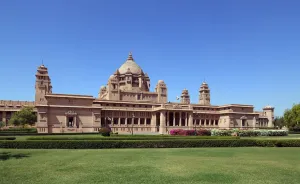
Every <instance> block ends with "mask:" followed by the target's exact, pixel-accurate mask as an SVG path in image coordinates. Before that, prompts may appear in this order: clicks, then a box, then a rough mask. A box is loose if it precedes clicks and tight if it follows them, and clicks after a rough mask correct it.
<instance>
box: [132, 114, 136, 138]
mask: <svg viewBox="0 0 300 184" xmlns="http://www.w3.org/2000/svg"><path fill="white" fill-rule="evenodd" d="M134 117H135V116H134V113H132V122H131V135H133V124H134Z"/></svg>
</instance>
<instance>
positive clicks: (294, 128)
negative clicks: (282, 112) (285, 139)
mask: <svg viewBox="0 0 300 184" xmlns="http://www.w3.org/2000/svg"><path fill="white" fill-rule="evenodd" d="M289 131H291V132H300V127H299V126H297V127H291V128H289Z"/></svg>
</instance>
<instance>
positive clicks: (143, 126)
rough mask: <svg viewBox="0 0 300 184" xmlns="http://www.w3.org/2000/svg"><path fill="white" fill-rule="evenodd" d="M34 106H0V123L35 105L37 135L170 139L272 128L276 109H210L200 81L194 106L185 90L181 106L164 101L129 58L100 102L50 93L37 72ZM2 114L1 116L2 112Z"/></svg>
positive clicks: (160, 87) (43, 74)
mask: <svg viewBox="0 0 300 184" xmlns="http://www.w3.org/2000/svg"><path fill="white" fill-rule="evenodd" d="M35 76H36V82H35V102H20V101H3V100H2V101H0V120H2V121H4V122H7V121H8V120H9V118H10V117H11V115H12V113H13V112H15V111H18V110H20V109H21V107H22V106H26V105H27V106H35V109H36V113H37V117H38V118H37V119H38V120H37V123H36V127H37V129H38V132H39V133H71V132H74V133H75V132H78V133H82V132H97V131H98V130H99V128H101V127H103V126H110V127H111V128H112V130H113V132H118V133H132V132H135V133H137V132H138V133H160V134H168V133H169V131H170V130H171V129H200V128H207V129H212V128H221V129H229V128H262V127H272V126H273V119H274V107H271V106H266V107H265V108H263V110H262V111H261V112H256V111H254V107H253V105H242V104H229V105H220V106H217V105H211V104H210V99H211V96H210V88H209V86H208V84H207V83H206V82H203V83H202V84H201V85H200V88H199V101H198V103H195V104H193V103H191V102H190V95H189V91H188V90H187V89H184V90H183V91H182V94H181V96H180V102H177V103H174V102H169V101H168V88H167V84H166V83H165V82H164V81H163V80H159V81H158V82H157V84H156V86H155V90H154V91H150V78H149V76H148V74H147V73H145V72H144V71H143V70H142V68H141V67H140V66H139V65H138V64H137V63H136V62H135V60H134V59H133V57H132V54H131V53H130V54H129V56H128V58H127V60H126V61H125V63H123V64H122V65H121V67H120V68H119V69H117V70H116V71H115V72H114V74H113V75H111V76H110V77H109V79H108V82H107V85H104V86H101V88H100V91H99V95H98V97H96V98H95V97H93V96H89V95H74V94H58V93H53V92H52V84H51V79H50V75H49V73H48V68H46V67H45V66H44V65H41V66H39V67H38V69H37V73H36V75H35ZM1 111H2V112H1Z"/></svg>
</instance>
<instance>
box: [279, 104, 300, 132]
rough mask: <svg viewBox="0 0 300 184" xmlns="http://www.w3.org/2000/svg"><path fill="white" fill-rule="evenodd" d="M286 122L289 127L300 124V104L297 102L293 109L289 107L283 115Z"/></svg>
mask: <svg viewBox="0 0 300 184" xmlns="http://www.w3.org/2000/svg"><path fill="white" fill-rule="evenodd" d="M283 118H284V122H285V124H286V125H287V126H288V127H289V128H292V127H299V126H300V104H295V105H293V107H292V108H291V109H287V110H285V112H284V115H283Z"/></svg>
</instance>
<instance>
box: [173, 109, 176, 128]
mask: <svg viewBox="0 0 300 184" xmlns="http://www.w3.org/2000/svg"><path fill="white" fill-rule="evenodd" d="M175 115H176V113H175V112H173V126H175Z"/></svg>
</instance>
